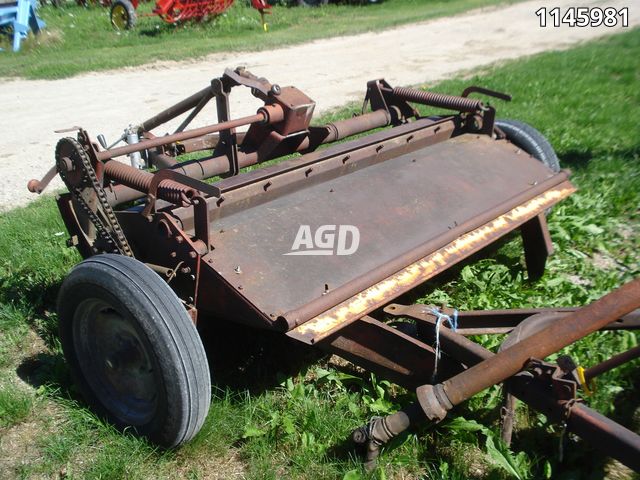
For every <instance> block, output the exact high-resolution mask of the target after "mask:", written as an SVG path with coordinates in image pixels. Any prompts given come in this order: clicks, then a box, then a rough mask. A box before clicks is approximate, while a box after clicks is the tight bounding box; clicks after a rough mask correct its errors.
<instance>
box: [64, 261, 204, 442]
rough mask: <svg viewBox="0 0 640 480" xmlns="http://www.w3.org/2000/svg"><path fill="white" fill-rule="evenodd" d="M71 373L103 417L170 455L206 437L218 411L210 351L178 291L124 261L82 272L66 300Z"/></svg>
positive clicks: (74, 275)
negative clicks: (213, 405) (212, 410)
mask: <svg viewBox="0 0 640 480" xmlns="http://www.w3.org/2000/svg"><path fill="white" fill-rule="evenodd" d="M58 312H59V317H60V339H61V342H62V348H63V350H64V353H65V357H66V358H67V361H68V362H69V365H70V368H71V373H72V375H73V377H74V379H75V380H76V382H77V384H78V386H79V388H80V390H81V392H82V394H83V396H84V397H85V399H86V401H87V403H88V404H89V405H90V406H91V407H92V408H93V409H94V410H95V411H96V413H98V414H99V415H100V416H103V417H105V418H106V419H107V420H109V421H110V422H112V423H113V424H115V425H116V426H117V427H119V428H121V429H124V428H126V427H133V429H134V431H135V432H137V433H138V434H139V435H143V436H146V437H148V438H149V439H150V440H151V441H152V442H154V443H157V444H158V445H161V446H164V447H175V446H178V445H180V444H182V443H184V442H187V441H189V440H190V439H191V438H193V436H194V435H195V434H196V433H198V431H199V430H200V428H201V427H202V424H203V422H204V419H205V417H206V415H207V411H208V409H209V405H210V400H211V398H210V395H211V380H210V377H209V367H208V364H207V358H206V355H205V352H204V348H203V346H202V343H201V341H200V338H199V336H198V332H197V331H196V329H195V327H194V325H193V323H192V321H191V319H190V317H189V315H188V314H187V312H186V310H185V309H184V307H183V306H182V305H181V303H180V300H179V299H178V297H177V296H176V294H175V293H174V292H173V290H171V288H170V287H169V286H168V285H167V284H166V283H165V282H164V281H163V280H162V279H161V278H160V277H159V276H158V275H157V274H156V273H154V272H153V271H152V270H151V269H149V268H148V267H147V266H145V265H144V264H142V263H140V262H139V261H137V260H135V259H133V258H130V257H125V256H122V255H112V254H104V255H96V256H94V257H91V258H89V259H88V260H85V261H84V262H82V263H80V264H79V265H78V266H76V267H75V268H74V269H73V270H72V271H71V273H70V274H69V276H68V277H67V278H66V279H65V281H64V282H63V284H62V287H61V289H60V295H59V298H58Z"/></svg>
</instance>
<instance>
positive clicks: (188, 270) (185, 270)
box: [180, 267, 191, 274]
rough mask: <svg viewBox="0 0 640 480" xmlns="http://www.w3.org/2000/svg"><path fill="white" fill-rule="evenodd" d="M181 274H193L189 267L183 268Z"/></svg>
mask: <svg viewBox="0 0 640 480" xmlns="http://www.w3.org/2000/svg"><path fill="white" fill-rule="evenodd" d="M180 273H184V274H187V273H191V268H189V267H182V268H181V269H180Z"/></svg>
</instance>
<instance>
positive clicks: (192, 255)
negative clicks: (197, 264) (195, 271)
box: [189, 251, 198, 258]
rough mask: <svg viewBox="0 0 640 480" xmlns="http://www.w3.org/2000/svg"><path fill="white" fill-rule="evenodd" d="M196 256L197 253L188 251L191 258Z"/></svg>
mask: <svg viewBox="0 0 640 480" xmlns="http://www.w3.org/2000/svg"><path fill="white" fill-rule="evenodd" d="M197 256H198V254H197V253H196V252H194V251H191V252H189V257H191V258H196V257H197Z"/></svg>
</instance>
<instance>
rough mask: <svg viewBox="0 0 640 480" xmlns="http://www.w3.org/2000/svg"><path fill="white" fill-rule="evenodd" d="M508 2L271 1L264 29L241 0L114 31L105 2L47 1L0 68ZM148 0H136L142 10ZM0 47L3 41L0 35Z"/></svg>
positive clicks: (94, 62)
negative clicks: (183, 19)
mask: <svg viewBox="0 0 640 480" xmlns="http://www.w3.org/2000/svg"><path fill="white" fill-rule="evenodd" d="M506 3H513V2H512V1H511V2H510V1H509V0H428V1H425V0H386V1H384V2H381V3H379V4H371V5H349V4H340V5H328V6H326V7H323V8H297V7H291V8H290V7H284V6H276V7H274V8H273V14H272V15H269V16H268V22H269V32H268V33H265V32H263V31H262V26H261V24H260V16H259V14H258V12H257V11H256V10H254V9H252V8H250V7H248V6H247V3H246V2H245V1H243V0H239V1H237V2H235V4H234V5H233V6H232V7H231V9H230V10H228V11H227V13H225V14H223V15H221V16H219V17H217V18H214V19H212V20H209V21H205V22H201V23H196V22H187V23H185V24H182V25H169V24H165V23H164V22H162V20H160V19H159V18H157V17H139V19H138V26H137V27H136V29H135V30H132V31H127V32H123V33H118V32H116V31H114V30H113V28H112V27H111V24H110V21H109V13H108V9H106V8H101V7H90V8H83V7H79V6H77V5H75V4H74V3H72V2H70V3H66V4H65V6H64V7H61V8H53V7H51V6H45V7H42V8H40V10H39V12H40V15H41V16H42V18H43V19H44V20H45V21H46V23H47V29H46V30H44V32H43V34H42V35H40V36H39V37H33V38H30V39H28V40H27V41H26V42H24V44H23V48H22V50H21V51H20V52H18V53H15V54H13V53H10V52H8V51H7V52H4V53H1V54H0V72H1V73H0V76H22V77H27V78H64V77H69V76H72V75H76V74H78V73H81V72H88V71H96V70H105V69H113V68H120V67H126V66H137V65H142V64H144V63H150V62H158V61H167V60H184V59H189V58H195V57H201V56H204V55H207V54H210V53H214V52H232V51H258V50H269V49H273V48H278V47H282V46H285V45H289V44H293V43H302V42H307V41H310V40H314V39H317V38H326V37H333V36H336V35H352V34H355V33H361V32H367V31H374V32H375V31H377V30H380V29H383V28H389V27H393V26H396V25H400V24H404V23H411V22H417V21H420V20H427V19H430V18H435V17H441V16H447V15H453V14H456V13H459V12H462V11H465V10H468V9H471V8H476V7H483V6H489V5H498V4H506ZM152 7H153V2H150V3H142V4H141V5H140V8H139V13H140V14H142V13H148V12H150V11H151V9H152ZM0 47H4V48H5V50H6V49H7V48H8V47H9V42H8V40H7V39H2V38H0Z"/></svg>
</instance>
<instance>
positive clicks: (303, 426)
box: [0, 30, 640, 479]
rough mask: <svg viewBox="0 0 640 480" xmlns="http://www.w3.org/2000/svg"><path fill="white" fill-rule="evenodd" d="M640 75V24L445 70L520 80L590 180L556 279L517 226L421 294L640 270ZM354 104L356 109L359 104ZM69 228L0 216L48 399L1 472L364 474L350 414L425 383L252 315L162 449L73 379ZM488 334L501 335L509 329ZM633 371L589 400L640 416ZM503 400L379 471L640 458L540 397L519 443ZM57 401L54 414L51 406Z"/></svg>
mask: <svg viewBox="0 0 640 480" xmlns="http://www.w3.org/2000/svg"><path fill="white" fill-rule="evenodd" d="M639 81H640V30H634V31H631V32H629V33H626V34H623V35H618V36H615V37H611V38H608V39H605V40H601V41H598V42H595V43H590V44H587V45H585V46H582V47H579V48H576V49H573V50H570V51H566V52H555V53H546V54H542V55H538V56H535V57H532V58H529V59H525V60H522V61H517V62H513V63H510V64H507V65H504V66H499V67H494V68H491V69H488V70H486V71H484V72H482V73H481V74H478V75H476V76H474V77H473V78H470V79H467V80H464V81H463V80H454V81H447V82H443V83H442V84H440V85H437V86H436V87H435V88H436V89H437V90H438V91H446V92H451V93H456V92H459V91H460V90H461V89H462V87H463V86H465V85H467V84H479V85H483V86H486V87H489V88H495V89H500V90H504V91H507V92H510V93H511V94H513V96H514V101H513V102H512V103H511V104H502V103H500V104H499V105H497V107H498V111H499V114H500V116H501V117H511V118H518V119H521V120H524V121H527V122H530V123H531V124H533V125H535V126H536V127H538V128H539V129H540V130H541V131H542V132H543V133H544V134H546V135H547V136H548V137H549V139H550V141H551V142H552V144H553V145H554V146H555V148H556V149H557V152H558V154H559V157H560V160H561V164H562V166H563V167H565V168H570V169H572V171H573V180H572V181H573V182H574V183H575V184H576V185H577V186H578V188H579V191H578V192H577V193H576V194H574V195H573V196H571V197H570V198H569V199H567V200H566V201H564V202H563V203H562V204H560V205H558V206H556V207H554V209H553V211H552V212H551V214H550V216H549V225H550V230H551V234H552V237H553V241H554V244H555V246H556V253H555V254H554V255H553V257H552V258H551V259H550V261H549V263H548V269H547V273H546V274H545V276H544V277H543V279H542V280H540V281H538V282H535V283H533V282H529V281H528V279H527V276H526V271H525V269H524V265H523V261H522V246H521V242H520V240H519V239H518V237H517V236H516V235H513V236H512V237H510V238H509V240H508V241H507V242H505V243H504V244H503V245H502V246H501V247H500V248H498V249H497V250H496V251H493V252H492V253H491V254H490V255H489V256H488V257H484V258H483V257H479V258H477V259H476V260H478V261H476V262H475V263H471V264H467V265H465V266H461V267H458V268H456V269H454V270H452V271H451V272H449V274H447V275H446V276H445V277H444V278H440V279H436V280H434V281H432V282H429V284H428V285H427V286H426V287H425V288H424V289H422V290H421V293H420V301H423V302H427V303H437V304H440V303H447V304H449V305H451V306H455V307H458V308H461V309H467V308H506V307H521V306H566V305H581V304H585V303H587V302H590V301H592V300H594V299H596V298H598V297H600V296H601V295H603V294H605V293H607V292H609V291H611V290H612V289H614V288H615V287H617V286H619V285H621V284H623V283H625V282H627V281H629V280H630V279H632V278H635V277H638V275H639V274H640V264H639V256H638V253H637V252H638V251H639V250H640V221H639V207H640V168H639V163H638V162H639V161H640V158H639V157H640V143H639V142H640V140H639V139H640V128H639V125H640V108H639V105H640V92H639V91H638V89H637V85H638V82H639ZM339 115H340V116H345V117H346V116H349V115H350V110H349V109H347V110H344V111H342V112H340V114H339ZM61 231H64V227H63V225H62V222H61V221H60V219H59V218H58V215H57V213H56V211H55V207H54V204H53V201H52V199H50V198H43V199H41V200H40V201H38V202H36V203H35V204H33V205H30V206H28V207H26V208H23V209H19V210H15V211H12V212H10V213H7V214H3V215H1V216H0V259H2V260H0V302H1V303H2V309H0V321H1V322H2V323H1V325H0V327H1V328H2V337H1V338H2V343H0V345H1V346H2V349H1V350H0V352H1V355H2V359H3V361H2V362H0V374H1V375H0V379H1V380H0V381H2V382H3V383H2V385H5V384H8V382H9V381H11V382H13V381H14V380H15V379H11V377H12V376H14V375H15V371H16V369H19V370H21V371H22V370H24V365H25V364H28V365H30V366H31V367H30V369H31V376H32V377H33V378H36V379H37V381H34V380H32V381H31V382H32V383H33V384H35V385H36V386H38V385H40V386H39V387H38V388H36V389H35V392H36V393H35V394H34V395H35V400H33V401H34V402H36V404H37V405H38V408H32V409H31V413H28V410H26V409H24V408H23V409H22V410H20V408H18V410H19V411H21V412H23V413H22V414H12V415H11V418H13V420H12V422H11V423H12V424H13V426H8V425H7V426H0V436H1V435H7V436H8V435H10V434H12V433H15V432H18V433H20V435H21V436H20V437H19V438H23V441H24V442H25V443H26V442H29V443H30V444H31V445H32V448H33V449H34V450H35V451H34V452H31V453H30V454H28V453H24V451H23V450H10V451H8V452H5V451H3V449H4V448H6V447H5V446H4V444H3V442H2V440H1V439H0V476H3V477H9V476H20V477H23V478H29V477H41V476H53V475H56V474H58V473H59V472H65V475H67V478H150V477H154V478H176V477H180V478H234V477H237V478H252V479H253V478H256V479H257V478H260V479H262V478H274V479H275V478H299V479H316V478H346V479H357V478H362V477H363V476H364V474H363V473H362V471H361V470H360V464H359V460H358V457H357V455H356V453H355V452H354V451H353V449H352V447H351V445H350V444H349V443H348V442H346V441H345V440H346V439H347V438H348V435H349V433H350V431H351V429H352V428H353V427H356V426H358V425H360V424H362V423H363V422H365V421H366V420H367V419H368V418H369V417H370V416H371V415H376V414H378V415H379V414H385V413H388V412H391V411H395V410H396V409H398V408H399V407H400V406H401V405H402V404H405V403H406V402H407V401H409V400H410V397H411V396H410V395H409V394H408V393H407V392H404V391H403V390H402V389H399V388H397V387H394V386H392V385H390V384H388V383H387V382H384V381H380V380H379V379H375V378H373V377H370V376H368V375H365V376H364V377H360V376H357V375H351V374H346V373H345V372H344V370H343V369H342V368H338V367H336V366H335V365H334V364H333V363H332V362H329V361H327V359H320V360H318V359H317V358H316V357H313V358H311V359H310V360H309V359H306V357H303V358H302V359H300V356H299V355H294V354H293V352H291V349H290V348H284V346H283V344H282V339H281V338H280V337H277V338H274V339H271V338H269V337H267V338H265V336H264V335H260V336H255V335H251V334H250V333H247V332H244V335H242V336H241V337H240V340H237V341H232V340H230V339H229V338H227V337H224V336H223V337H222V338H218V339H214V340H215V341H214V345H213V348H212V349H211V364H212V368H213V369H214V375H215V378H217V379H218V386H217V387H216V388H215V389H214V392H213V397H212V407H211V410H210V412H209V416H208V418H207V420H206V423H205V426H204V428H203V430H202V432H201V433H200V434H199V435H198V436H197V437H196V439H195V440H194V441H193V442H192V443H190V444H188V445H187V446H185V447H184V448H182V449H180V450H178V451H174V452H162V451H157V450H155V449H154V448H153V447H152V446H150V445H148V444H147V443H146V442H144V441H143V440H139V439H136V438H134V437H132V436H130V435H128V434H124V435H123V434H120V433H118V432H115V431H114V430H113V429H112V428H111V427H109V426H108V425H105V424H103V423H102V422H101V421H99V420H97V419H96V418H95V416H93V415H92V414H91V413H90V412H88V411H87V410H86V408H85V406H84V404H83V403H82V401H81V400H80V399H79V398H78V396H77V392H76V391H75V389H74V387H73V384H72V382H71V381H70V379H69V378H68V371H67V369H66V366H65V363H64V361H63V359H62V356H61V352H60V348H59V345H58V342H57V337H56V333H55V314H54V313H52V312H53V311H54V298H55V292H56V289H57V286H58V285H59V283H60V281H61V280H62V278H63V277H64V275H65V273H66V272H67V271H68V269H69V268H71V266H72V265H73V264H74V263H75V262H76V261H78V256H77V255H76V254H75V253H74V252H73V251H72V250H70V249H67V248H66V247H65V246H64V239H65V236H64V235H62V236H57V233H58V232H61ZM26 334H29V335H32V336H33V335H34V334H37V336H39V337H40V338H41V339H42V340H43V341H44V344H45V345H46V348H45V349H44V350H41V351H39V352H33V351H30V350H29V349H28V348H26V346H25V345H26V344H25V343H24V341H23V340H21V338H23V337H24V336H25V335H26ZM256 337H260V338H256ZM638 338H639V337H638V334H637V333H632V332H608V333H598V334H595V335H592V336H590V337H588V338H586V339H584V340H582V341H581V342H579V343H578V344H576V345H574V346H573V347H571V348H570V349H568V350H567V351H568V352H569V353H570V354H571V355H573V356H574V358H575V359H576V360H577V362H578V363H579V364H582V365H585V366H588V365H591V364H594V363H596V362H598V361H599V360H602V359H604V358H606V357H607V356H610V355H612V354H613V353H615V352H618V351H621V350H624V349H626V348H629V347H631V346H634V345H637V343H638ZM480 340H481V341H483V343H484V344H485V345H486V346H488V347H491V348H493V347H496V346H497V345H498V342H499V341H500V339H499V338H490V337H486V338H480ZM27 343H28V342H27ZM225 344H226V347H227V348H226V349H224V348H223V347H224V345H225ZM34 355H35V356H36V360H37V361H34V359H33V356H34ZM291 356H293V357H295V358H296V359H297V361H296V362H293V361H291V358H290V357H291ZM285 365H289V368H285ZM19 367H20V368H19ZM634 367H636V368H634ZM5 379H8V380H5ZM634 386H635V388H636V392H637V389H638V387H640V376H639V374H638V369H637V364H636V365H633V364H630V365H627V366H625V367H623V368H620V369H618V370H615V371H612V372H610V373H608V374H606V375H604V376H603V377H602V378H601V379H599V382H598V390H597V392H596V394H595V395H594V396H593V397H590V398H588V399H586V401H587V402H588V403H589V404H590V405H592V406H594V407H595V408H597V409H599V410H600V411H602V412H603V413H605V414H608V415H610V416H611V417H613V418H615V419H617V420H619V421H621V422H623V423H624V424H626V425H629V426H630V427H632V428H634V429H635V430H636V431H638V430H639V427H640V425H638V418H637V415H638V414H637V413H636V414H635V415H636V417H635V420H634V419H633V412H634V410H637V408H638V400H637V398H638V397H637V395H636V396H635V397H634V395H633V390H632V389H633V388H634ZM2 398H3V397H2V396H1V395H0V404H1V402H2ZM499 401H500V395H499V388H498V387H494V388H491V389H488V390H486V391H485V392H482V393H481V394H479V395H477V396H476V397H474V398H473V399H472V400H471V401H469V402H467V403H466V404H465V405H463V406H461V407H459V408H458V409H457V410H456V411H455V414H456V417H457V418H455V419H453V418H452V419H449V420H446V421H445V422H443V423H442V424H440V425H439V426H438V427H437V428H432V429H423V430H420V431H418V432H415V433H411V434H409V435H406V436H403V437H401V438H399V439H398V440H396V441H395V442H394V443H393V445H392V446H391V448H387V449H385V450H384V452H383V454H382V457H381V460H380V467H379V469H378V470H377V471H376V472H375V474H374V475H373V478H417V477H428V478H444V479H466V478H488V479H501V478H518V477H519V478H526V479H538V478H554V479H577V478H603V477H605V476H607V475H609V476H610V478H629V476H631V475H632V474H629V473H624V471H622V473H620V472H618V477H615V476H612V475H614V474H613V473H611V471H610V469H611V468H612V467H610V466H607V463H606V459H605V458H604V457H603V456H602V455H601V454H599V453H597V451H595V450H594V449H593V448H592V447H590V446H589V445H588V444H586V443H583V442H581V441H578V440H575V439H573V438H570V439H569V441H568V444H567V446H566V447H565V460H564V463H562V464H560V463H559V461H558V457H557V451H558V442H559V439H560V429H559V427H557V426H553V425H549V424H547V423H546V422H545V419H544V417H543V416H542V415H540V414H536V413H534V412H530V411H528V410H526V409H524V408H521V409H520V410H519V417H518V424H517V430H516V433H515V437H514V443H513V446H512V450H508V449H506V448H504V446H502V445H501V444H500V443H499V442H498V441H497V439H496V435H497V424H498V417H499ZM9 403H14V402H12V401H10V402H9ZM18 403H19V402H18ZM42 410H43V411H53V412H54V414H50V415H44V414H42V413H40V412H41V411H42ZM24 412H27V415H29V416H28V417H25V414H24ZM26 418H29V420H30V421H35V422H37V425H39V426H40V427H41V428H40V429H39V431H38V432H37V433H38V434H37V435H33V436H30V433H29V432H30V430H28V429H27V427H26V423H25V422H21V421H22V420H25V419H26ZM634 422H635V423H634ZM16 429H18V430H16ZM20 429H25V431H24V432H23V431H22V430H20ZM632 478H633V477H632Z"/></svg>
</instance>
